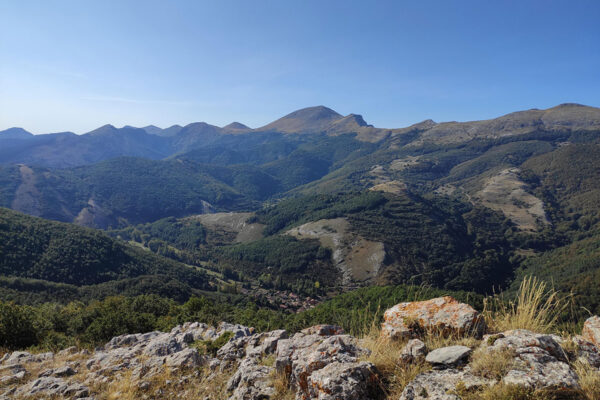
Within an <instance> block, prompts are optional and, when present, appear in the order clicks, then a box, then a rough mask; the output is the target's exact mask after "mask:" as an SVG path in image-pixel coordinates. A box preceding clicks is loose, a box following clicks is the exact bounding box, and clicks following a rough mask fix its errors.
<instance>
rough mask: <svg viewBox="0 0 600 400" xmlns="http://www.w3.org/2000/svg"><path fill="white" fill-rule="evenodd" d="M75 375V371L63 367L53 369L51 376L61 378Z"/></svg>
mask: <svg viewBox="0 0 600 400" xmlns="http://www.w3.org/2000/svg"><path fill="white" fill-rule="evenodd" d="M76 373H77V371H75V370H74V369H73V368H71V367H68V366H64V367H60V368H57V369H55V370H54V372H53V374H52V375H54V376H57V377H62V376H71V375H75V374H76Z"/></svg>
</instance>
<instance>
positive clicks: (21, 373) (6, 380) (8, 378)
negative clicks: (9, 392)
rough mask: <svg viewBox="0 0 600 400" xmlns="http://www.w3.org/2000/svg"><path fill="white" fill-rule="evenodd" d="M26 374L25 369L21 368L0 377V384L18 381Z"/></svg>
mask: <svg viewBox="0 0 600 400" xmlns="http://www.w3.org/2000/svg"><path fill="white" fill-rule="evenodd" d="M26 375H27V371H25V370H21V371H19V372H17V373H15V374H13V375H8V376H3V377H2V378H0V384H3V385H10V384H11V383H16V382H19V381H20V380H21V379H24V378H25V376H26Z"/></svg>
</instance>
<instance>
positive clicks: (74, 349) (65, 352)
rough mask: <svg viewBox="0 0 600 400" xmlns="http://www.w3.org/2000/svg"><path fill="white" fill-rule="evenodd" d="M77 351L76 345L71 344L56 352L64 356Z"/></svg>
mask: <svg viewBox="0 0 600 400" xmlns="http://www.w3.org/2000/svg"><path fill="white" fill-rule="evenodd" d="M77 352H78V350H77V347H76V346H71V347H67V348H66V349H64V350H61V351H59V352H58V353H57V355H58V356H61V357H64V356H69V355H72V354H76V353H77Z"/></svg>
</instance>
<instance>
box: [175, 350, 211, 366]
mask: <svg viewBox="0 0 600 400" xmlns="http://www.w3.org/2000/svg"><path fill="white" fill-rule="evenodd" d="M207 358H208V357H206V356H204V357H202V356H200V354H198V350H196V349H190V348H187V349H185V350H182V351H180V352H177V353H174V354H171V355H169V356H167V357H166V358H165V365H167V366H169V367H177V368H194V367H199V366H200V365H202V364H203V360H206V359H207Z"/></svg>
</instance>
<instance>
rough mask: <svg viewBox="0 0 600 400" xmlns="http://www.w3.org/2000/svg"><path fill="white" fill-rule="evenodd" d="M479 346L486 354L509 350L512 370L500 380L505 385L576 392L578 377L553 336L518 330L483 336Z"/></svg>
mask: <svg viewBox="0 0 600 400" xmlns="http://www.w3.org/2000/svg"><path fill="white" fill-rule="evenodd" d="M481 346H482V348H483V349H486V350H488V351H498V350H506V349H508V350H510V351H511V352H512V353H514V367H513V369H511V370H510V371H509V372H508V373H507V374H506V376H505V377H504V378H503V381H504V382H505V383H507V384H511V385H518V386H523V387H528V388H536V389H561V390H567V391H568V390H577V389H578V388H579V384H578V382H577V379H578V378H577V374H576V373H575V372H574V371H573V370H572V369H571V367H570V366H569V364H568V363H567V358H566V354H565V352H564V351H563V349H562V348H561V347H560V345H559V344H558V342H557V341H556V339H555V338H554V337H553V336H552V335H544V334H539V333H533V332H530V331H527V330H523V329H517V330H512V331H506V332H504V333H501V334H498V335H493V336H491V335H490V336H486V337H484V341H483V343H482V344H481Z"/></svg>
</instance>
